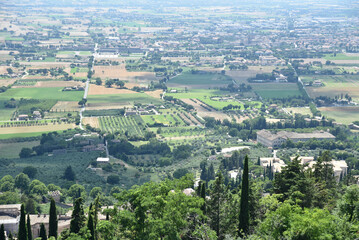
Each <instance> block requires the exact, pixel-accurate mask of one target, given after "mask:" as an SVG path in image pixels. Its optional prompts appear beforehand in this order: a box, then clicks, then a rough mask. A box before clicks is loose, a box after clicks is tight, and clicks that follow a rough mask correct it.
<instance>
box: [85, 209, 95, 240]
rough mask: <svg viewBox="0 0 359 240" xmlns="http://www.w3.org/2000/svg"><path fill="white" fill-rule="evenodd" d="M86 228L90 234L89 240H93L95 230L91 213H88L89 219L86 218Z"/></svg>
mask: <svg viewBox="0 0 359 240" xmlns="http://www.w3.org/2000/svg"><path fill="white" fill-rule="evenodd" d="M87 228H88V230H90V233H91V237H90V240H95V228H94V222H93V217H92V213H91V212H89V218H88V221H87Z"/></svg>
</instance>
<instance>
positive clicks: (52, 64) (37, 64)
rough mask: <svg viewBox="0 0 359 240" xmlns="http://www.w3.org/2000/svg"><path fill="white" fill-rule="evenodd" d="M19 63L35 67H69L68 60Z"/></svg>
mask: <svg viewBox="0 0 359 240" xmlns="http://www.w3.org/2000/svg"><path fill="white" fill-rule="evenodd" d="M20 64H21V65H26V66H32V67H37V68H56V67H70V64H71V63H70V62H20Z"/></svg>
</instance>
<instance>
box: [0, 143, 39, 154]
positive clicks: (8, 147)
mask: <svg viewBox="0 0 359 240" xmlns="http://www.w3.org/2000/svg"><path fill="white" fill-rule="evenodd" d="M39 144H40V142H39V141H32V142H16V143H0V156H1V158H18V157H19V153H20V151H21V149H22V148H25V147H26V148H32V147H34V146H37V145H39Z"/></svg>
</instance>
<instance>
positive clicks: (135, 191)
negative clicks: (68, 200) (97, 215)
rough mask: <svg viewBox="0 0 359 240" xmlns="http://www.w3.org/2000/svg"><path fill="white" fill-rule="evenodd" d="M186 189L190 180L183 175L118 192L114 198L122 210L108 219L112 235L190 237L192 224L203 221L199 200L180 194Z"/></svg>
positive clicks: (126, 236) (191, 181)
mask: <svg viewBox="0 0 359 240" xmlns="http://www.w3.org/2000/svg"><path fill="white" fill-rule="evenodd" d="M189 186H193V180H192V177H190V176H188V175H186V176H185V177H183V178H181V179H178V180H177V179H175V180H168V179H167V180H165V181H163V182H161V183H153V182H148V183H145V184H143V185H142V186H140V187H134V188H132V189H130V190H129V191H122V192H121V193H120V194H118V196H117V197H118V200H119V202H118V206H121V208H123V210H121V211H115V213H114V214H113V216H112V217H111V220H110V221H111V222H113V223H115V225H114V226H116V228H117V229H115V230H114V234H117V233H120V234H121V236H120V237H118V238H119V239H126V238H128V239H141V240H142V239H143V240H147V239H180V238H181V236H192V234H193V231H194V229H192V226H194V224H193V223H195V222H201V221H202V218H203V214H202V212H201V210H200V207H201V205H202V204H203V199H201V198H199V197H197V196H192V195H191V196H187V195H185V194H184V193H182V191H183V189H185V188H188V187H189ZM179 202H181V204H178V203H179ZM99 225H100V226H101V222H100V223H99ZM112 226H113V225H111V227H112ZM101 235H102V233H101V231H99V236H101Z"/></svg>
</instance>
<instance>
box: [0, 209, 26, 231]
mask: <svg viewBox="0 0 359 240" xmlns="http://www.w3.org/2000/svg"><path fill="white" fill-rule="evenodd" d="M20 209H21V204H10V205H0V226H1V225H2V224H3V225H4V228H5V232H7V234H9V232H12V233H16V232H17V231H18V228H19V221H20Z"/></svg>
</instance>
